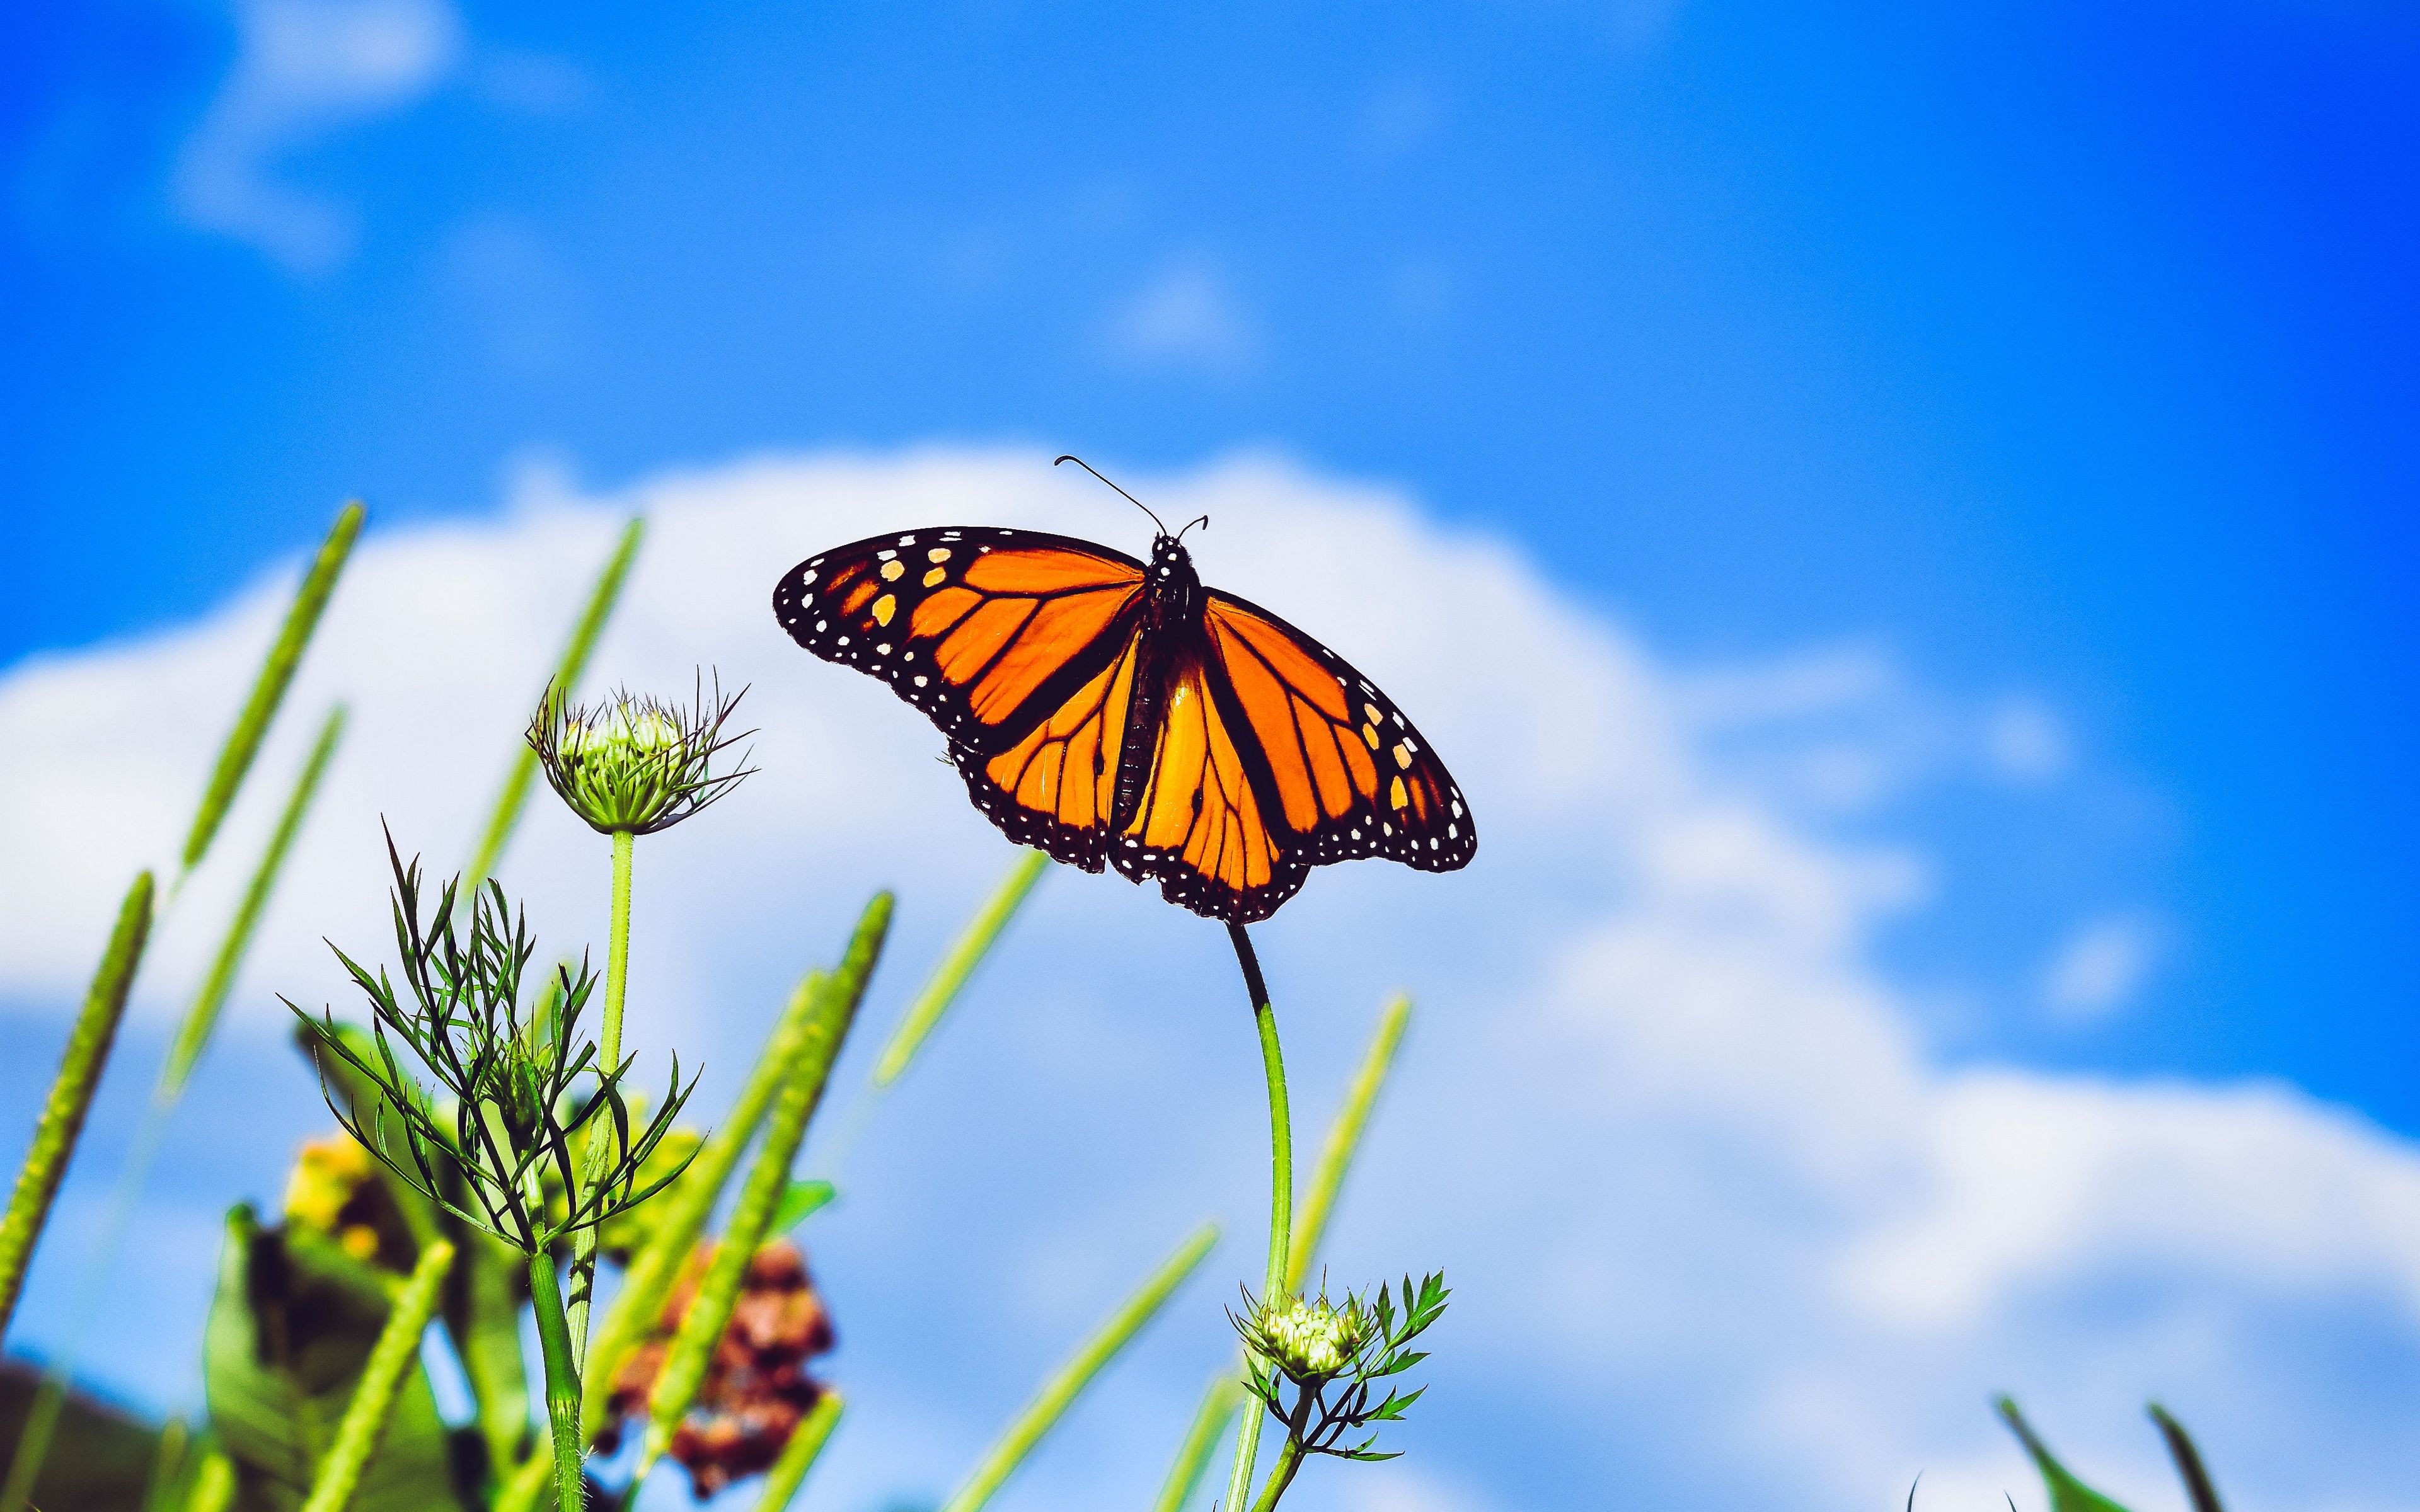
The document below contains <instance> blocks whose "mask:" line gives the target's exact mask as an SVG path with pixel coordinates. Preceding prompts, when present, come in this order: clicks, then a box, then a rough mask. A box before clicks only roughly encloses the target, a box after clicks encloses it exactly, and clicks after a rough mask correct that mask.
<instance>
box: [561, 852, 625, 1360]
mask: <svg viewBox="0 0 2420 1512" xmlns="http://www.w3.org/2000/svg"><path fill="white" fill-rule="evenodd" d="M638 839H639V838H638V836H636V835H634V834H632V833H631V832H630V831H628V830H627V829H617V830H615V831H613V913H612V915H611V917H610V918H608V920H607V923H606V930H607V933H606V945H605V1026H604V1029H603V1032H602V1034H601V1035H600V1036H599V1040H598V1043H597V1069H598V1070H600V1071H612V1070H618V1069H619V1068H620V1066H621V1064H622V1001H623V997H624V995H626V994H627V993H628V991H629V982H630V861H631V857H632V856H633V855H634V853H635V852H636V851H637V850H638ZM605 1128H606V1126H605V1124H604V1122H603V1121H602V1120H601V1119H600V1120H598V1121H597V1122H596V1123H593V1124H591V1125H589V1135H588V1156H587V1160H586V1161H585V1163H584V1165H585V1169H583V1170H582V1172H581V1180H582V1181H583V1182H584V1183H586V1184H587V1185H589V1186H594V1185H596V1183H597V1182H598V1181H601V1180H604V1179H605V1170H606V1167H607V1166H608V1165H610V1164H611V1163H612V1158H613V1155H612V1152H611V1151H609V1150H608V1149H606V1139H605ZM596 1295H597V1228H596V1226H595V1225H591V1226H589V1227H586V1228H583V1229H582V1230H581V1231H580V1232H579V1234H578V1235H577V1236H575V1237H574V1238H573V1240H572V1242H571V1319H570V1321H571V1358H572V1362H573V1363H574V1364H575V1365H585V1364H586V1363H587V1360H588V1308H589V1304H590V1302H591V1301H592V1300H593V1299H594V1298H595V1296H596Z"/></svg>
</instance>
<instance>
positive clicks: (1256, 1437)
mask: <svg viewBox="0 0 2420 1512" xmlns="http://www.w3.org/2000/svg"><path fill="white" fill-rule="evenodd" d="M1227 938H1228V939H1229V940H1230V941H1232V942H1233V945H1234V947H1235V964H1237V965H1239V966H1241V967H1242V968H1243V972H1244V992H1245V994H1246V995H1248V996H1249V997H1250V998H1251V1002H1252V1023H1253V1026H1255V1027H1256V1028H1258V1029H1259V1030H1260V1035H1261V1071H1262V1072H1263V1074H1264V1076H1266V1078H1267V1079H1268V1084H1269V1263H1268V1270H1267V1272H1266V1273H1265V1275H1264V1279H1263V1281H1262V1283H1261V1299H1262V1301H1263V1302H1264V1303H1271V1302H1274V1301H1275V1299H1277V1298H1278V1297H1279V1296H1280V1295H1282V1294H1283V1293H1284V1291H1285V1287H1286V1273H1287V1269H1288V1261H1289V1258H1290V1250H1291V1246H1292V1243H1293V1237H1294V1120H1293V1119H1292V1117H1291V1116H1290V1115H1289V1114H1288V1112H1287V1110H1286V1080H1285V1056H1284V1053H1283V1051H1282V1050H1281V1049H1280V1047H1279V1044H1278V1015H1277V1009H1276V1008H1275V1006H1274V1005H1272V1004H1271V1003H1270V1002H1269V986H1268V983H1267V982H1266V981H1265V980H1263V978H1262V976H1261V959H1260V957H1259V956H1258V955H1255V954H1254V953H1253V951H1252V941H1251V937H1250V936H1249V935H1248V934H1246V933H1244V926H1243V925H1241V924H1236V923H1232V922H1231V923H1229V924H1228V926H1227ZM1261 1417H1262V1414H1261V1413H1260V1412H1246V1413H1245V1414H1244V1423H1243V1427H1242V1428H1241V1429H1240V1430H1239V1431H1238V1432H1237V1433H1236V1435H1235V1468H1234V1470H1233V1473H1230V1474H1229V1476H1228V1477H1227V1501H1226V1504H1227V1505H1228V1506H1229V1507H1231V1508H1232V1507H1242V1506H1244V1505H1245V1504H1246V1502H1245V1498H1246V1497H1248V1496H1249V1495H1250V1494H1251V1489H1252V1469H1253V1461H1254V1460H1256V1459H1257V1458H1259V1457H1260V1448H1261Z"/></svg>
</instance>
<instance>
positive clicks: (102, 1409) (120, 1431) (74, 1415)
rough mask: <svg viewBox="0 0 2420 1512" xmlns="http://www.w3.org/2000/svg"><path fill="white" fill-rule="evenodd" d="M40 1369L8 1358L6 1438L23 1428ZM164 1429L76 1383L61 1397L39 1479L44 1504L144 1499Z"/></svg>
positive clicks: (80, 1511)
mask: <svg viewBox="0 0 2420 1512" xmlns="http://www.w3.org/2000/svg"><path fill="white" fill-rule="evenodd" d="M40 1381H41V1377H40V1373H39V1371H37V1370H36V1369H35V1368H34V1367H33V1366H31V1365H26V1364H24V1363H23V1362H21V1361H17V1360H9V1361H6V1362H0V1443H16V1442H17V1438H18V1435H19V1434H20V1433H21V1432H22V1431H23V1428H24V1426H25V1420H26V1417H27V1414H28V1412H29V1410H30V1409H31V1408H32V1406H33V1404H34V1399H35V1396H36V1393H37V1392H38V1391H39V1389H40ZM159 1444H160V1431H159V1429H157V1428H155V1427H152V1426H151V1425H149V1424H147V1423H145V1422H143V1421H141V1420H140V1419H138V1418H136V1417H134V1416H133V1415H132V1414H131V1413H129V1412H125V1411H124V1410H123V1409H121V1408H117V1407H113V1406H111V1405H110V1404H108V1403H106V1402H103V1401H100V1400H97V1399H96V1398H94V1397H91V1396H85V1394H84V1393H82V1392H80V1391H70V1392H69V1393H68V1394H67V1396H66V1397H65V1398H64V1399H63V1401H62V1402H61V1409H60V1412H59V1415H58V1419H57V1426H56V1427H55V1429H54V1433H53V1437H52V1439H51V1444H50V1454H49V1457H48V1458H45V1459H44V1460H43V1461H42V1470H41V1473H40V1475H39V1476H38V1477H37V1478H36V1479H35V1482H34V1495H33V1504H34V1505H36V1506H38V1507H40V1508H41V1509H42V1512H124V1509H125V1508H128V1507H133V1506H140V1505H142V1504H143V1500H144V1492H145V1489H146V1487H147V1482H148V1481H149V1479H150V1477H151V1473H152V1465H153V1462H154V1459H155V1458H156V1455H157V1453H158V1449H159Z"/></svg>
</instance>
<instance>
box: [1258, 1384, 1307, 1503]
mask: <svg viewBox="0 0 2420 1512" xmlns="http://www.w3.org/2000/svg"><path fill="white" fill-rule="evenodd" d="M1253 1405H1255V1406H1258V1405H1259V1404H1258V1403H1255V1404H1253ZM1301 1468H1302V1444H1301V1443H1300V1442H1299V1441H1297V1440H1295V1439H1288V1440H1286V1442H1285V1447H1284V1448H1282V1449H1280V1450H1279V1451H1278V1462H1277V1466H1276V1468H1275V1469H1273V1470H1271V1471H1270V1472H1269V1483H1268V1484H1267V1485H1265V1486H1264V1487H1262V1488H1261V1499H1260V1500H1259V1501H1257V1502H1255V1503H1253V1504H1252V1512H1272V1509H1273V1508H1275V1507H1276V1505H1277V1504H1278V1498H1279V1497H1280V1496H1283V1495H1284V1494H1285V1493H1286V1488H1287V1487H1289V1486H1292V1485H1293V1484H1294V1475H1295V1471H1297V1470H1300V1469H1301Z"/></svg>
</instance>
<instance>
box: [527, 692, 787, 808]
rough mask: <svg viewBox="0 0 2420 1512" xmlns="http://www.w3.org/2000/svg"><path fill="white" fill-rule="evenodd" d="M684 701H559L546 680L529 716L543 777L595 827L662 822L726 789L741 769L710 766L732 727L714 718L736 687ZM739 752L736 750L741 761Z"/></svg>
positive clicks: (729, 705) (731, 739)
mask: <svg viewBox="0 0 2420 1512" xmlns="http://www.w3.org/2000/svg"><path fill="white" fill-rule="evenodd" d="M746 691H747V690H746V689H745V688H743V689H741V690H740V692H739V693H737V694H734V695H733V696H732V697H731V698H729V699H725V698H723V697H722V690H721V685H720V684H718V685H717V686H716V687H715V691H714V695H713V697H712V699H711V700H708V699H707V698H706V697H705V696H704V689H703V688H702V687H701V689H700V697H699V698H698V700H697V702H696V704H695V709H694V712H692V711H691V709H690V708H687V707H683V706H681V705H678V704H667V703H661V702H657V701H656V700H655V699H652V698H633V697H632V696H631V695H629V694H628V693H619V692H617V693H615V694H614V695H613V698H611V699H608V700H606V701H604V702H600V703H597V704H594V705H580V706H576V707H575V706H572V705H568V704H566V703H565V702H563V700H562V699H560V698H559V697H557V696H556V695H555V694H554V692H553V690H552V689H549V690H548V693H547V696H546V697H545V698H544V699H543V700H541V701H540V702H539V704H538V708H537V714H536V716H535V717H533V718H532V719H531V721H530V729H529V743H530V748H532V749H533V750H535V751H536V752H537V757H538V764H539V765H540V766H541V767H542V768H543V769H544V770H545V772H546V780H547V784H548V785H549V786H550V787H551V788H553V789H554V791H555V794H556V795H557V796H558V797H560V798H562V799H563V801H564V802H565V803H566V805H568V806H569V807H570V809H571V811H572V812H573V813H576V814H578V815H579V816H580V817H581V818H582V819H583V820H585V821H587V823H588V825H589V826H590V827H591V828H593V829H597V830H600V831H602V832H604V833H605V834H609V835H611V834H615V833H628V834H632V835H649V834H653V833H655V832H656V831H657V830H659V829H665V828H669V827H670V826H672V825H676V824H678V823H680V822H681V821H682V820H684V819H686V818H688V817H689V816H690V815H691V814H693V813H695V812H697V811H698V810H700V809H703V808H705V807H706V805H707V804H709V803H712V802H713V801H714V800H715V799H717V798H719V797H721V796H722V795H723V794H725V793H727V792H729V791H730V790H731V788H732V787H733V785H735V784H736V783H737V782H738V781H739V779H742V778H744V777H746V776H748V775H749V774H748V770H747V769H741V770H737V771H724V772H717V771H716V770H715V769H714V768H715V766H716V764H717V762H716V758H717V757H718V756H720V755H721V753H722V752H723V751H725V750H726V749H728V748H730V747H731V746H732V745H733V744H735V743H736V742H737V741H739V740H742V739H745V738H746V736H745V735H744V734H741V735H725V734H724V733H722V729H723V725H724V722H725V721H726V720H728V719H729V718H730V717H731V711H732V710H733V709H735V708H737V706H738V704H739V700H740V698H741V697H742V696H743V695H744V694H745V693H746ZM746 759H747V758H746V757H744V756H743V757H741V758H740V760H741V761H745V760H746Z"/></svg>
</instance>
